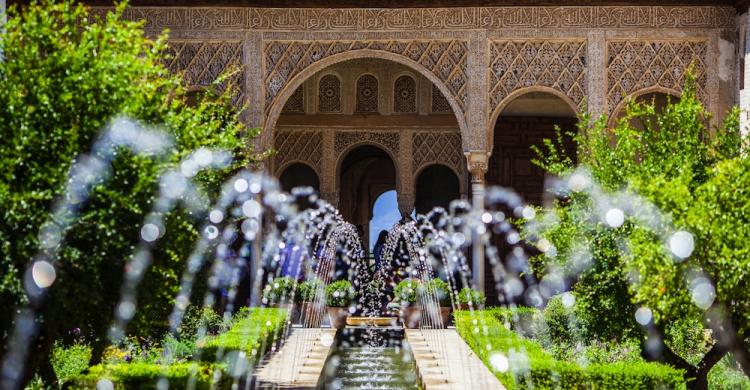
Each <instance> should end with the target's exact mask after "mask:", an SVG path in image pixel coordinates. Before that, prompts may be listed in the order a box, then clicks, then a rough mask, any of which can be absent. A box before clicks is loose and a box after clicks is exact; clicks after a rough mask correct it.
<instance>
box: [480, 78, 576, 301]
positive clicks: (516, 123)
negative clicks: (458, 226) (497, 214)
mask: <svg viewBox="0 0 750 390" xmlns="http://www.w3.org/2000/svg"><path fill="white" fill-rule="evenodd" d="M576 123H577V119H576V116H575V112H573V110H572V109H571V108H570V106H568V104H567V103H565V102H564V101H562V100H561V99H560V98H558V97H556V96H555V95H552V94H547V93H532V94H527V95H523V96H521V97H519V98H518V99H517V100H516V101H513V102H511V103H510V104H509V105H508V106H507V107H506V109H505V110H503V112H501V113H500V116H499V117H498V119H497V122H496V124H495V130H494V142H493V150H492V156H491V157H490V162H489V167H488V171H487V176H486V179H487V185H488V186H493V185H495V186H502V187H507V188H510V189H512V190H514V191H516V192H517V193H518V194H519V195H520V196H521V197H522V198H523V199H524V201H525V202H526V203H528V204H532V205H541V204H542V202H543V200H544V197H545V189H544V182H545V178H546V172H545V171H544V169H542V168H541V167H539V166H537V165H536V164H534V162H533V160H535V159H537V158H538V156H537V153H536V152H535V151H534V150H532V146H536V147H537V148H539V149H540V150H542V151H543V152H544V151H545V150H546V149H545V148H544V140H545V139H552V140H555V141H556V139H557V132H556V130H555V127H556V126H558V127H559V128H560V129H561V131H562V133H563V134H565V133H572V132H574V131H575V130H576ZM563 146H564V149H565V150H566V153H567V154H568V155H569V156H571V157H573V159H574V160H575V145H574V143H573V140H572V137H570V136H564V137H563ZM499 210H500V211H503V212H505V213H506V215H513V214H512V212H513V210H507V209H502V208H500V209H499ZM506 239H507V238H506V237H505V236H504V235H502V234H495V235H493V237H492V243H493V245H494V246H495V247H496V248H497V250H498V255H499V258H500V260H501V261H503V262H504V264H505V266H506V269H511V267H508V264H509V259H510V258H511V251H512V249H513V246H512V245H510V244H508V242H507V240H506ZM526 250H527V253H531V254H534V253H535V252H534V248H532V247H526ZM485 267H486V269H487V270H488V272H485V286H487V300H488V302H487V303H488V304H490V305H496V304H504V303H508V302H503V301H501V300H500V294H499V293H498V292H497V291H493V290H494V287H496V283H497V281H496V280H495V279H494V277H493V272H492V265H491V264H490V263H489V262H487V263H486V264H485ZM517 276H519V279H521V280H523V281H524V283H526V282H528V280H527V279H526V278H527V277H528V276H524V277H520V274H519V275H517ZM516 303H520V304H529V303H530V302H525V301H520V302H516Z"/></svg>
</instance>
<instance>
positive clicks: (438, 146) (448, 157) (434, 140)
mask: <svg viewBox="0 0 750 390" xmlns="http://www.w3.org/2000/svg"><path fill="white" fill-rule="evenodd" d="M462 150H463V149H462V148H461V134H460V133H457V132H451V133H448V132H439V131H422V132H418V133H414V136H413V138H412V153H414V154H413V157H412V169H413V170H414V172H417V171H419V170H420V169H421V168H422V167H425V166H427V165H430V164H435V163H440V164H445V165H447V166H449V167H451V168H454V169H455V170H456V172H461V166H462V165H463V155H462Z"/></svg>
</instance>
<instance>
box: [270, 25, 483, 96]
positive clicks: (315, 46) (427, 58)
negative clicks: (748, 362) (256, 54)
mask: <svg viewBox="0 0 750 390" xmlns="http://www.w3.org/2000/svg"><path fill="white" fill-rule="evenodd" d="M359 49H370V50H378V51H386V52H390V53H394V54H398V55H401V56H404V57H406V58H408V59H411V60H412V61H414V62H416V63H418V64H420V65H422V66H424V67H425V68H427V69H428V70H429V71H430V72H432V73H433V74H434V75H435V76H436V77H437V78H438V79H439V80H442V81H443V82H444V83H445V85H446V87H447V88H448V89H449V90H450V91H451V93H452V95H453V96H454V97H455V98H456V101H457V102H458V104H459V105H461V106H462V107H465V105H466V103H467V102H466V94H467V91H466V83H467V80H468V76H467V73H466V57H467V51H468V47H467V43H466V42H465V41H462V40H447V41H444V40H411V41H401V40H386V41H348V40H342V41H269V42H266V46H265V50H264V56H265V69H266V76H265V86H266V109H269V108H270V106H271V104H272V103H273V101H274V98H275V97H276V95H278V93H279V92H280V91H281V89H282V88H283V87H284V86H285V85H286V84H287V83H288V82H289V80H291V79H292V77H294V76H295V75H297V74H298V73H300V72H301V71H302V70H304V69H305V68H306V67H308V66H310V65H312V64H313V63H315V62H317V61H320V60H322V59H323V58H326V57H329V56H332V55H334V54H339V53H343V52H347V51H352V50H359Z"/></svg>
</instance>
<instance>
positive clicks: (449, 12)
mask: <svg viewBox="0 0 750 390" xmlns="http://www.w3.org/2000/svg"><path fill="white" fill-rule="evenodd" d="M654 4H655V5H654V6H585V7H574V6H561V7H554V6H552V7H475V8H423V9H302V8H300V9H294V8H286V9H272V8H266V9H258V8H230V7H222V8H219V7H217V8H212V7H172V8H158V7H136V8H128V9H127V10H126V11H125V14H124V17H125V18H127V19H131V20H138V19H145V20H146V23H145V27H146V29H147V31H149V33H150V34H157V33H159V32H160V31H161V30H163V29H164V28H169V29H170V30H171V33H170V34H171V35H170V45H171V46H172V49H171V50H173V51H174V53H175V59H174V60H173V61H172V62H171V63H170V64H169V67H170V69H172V70H175V71H180V70H183V71H185V74H186V77H187V82H188V83H191V84H196V85H204V84H206V83H208V82H210V80H212V79H214V78H216V77H217V76H218V75H219V74H220V73H221V72H223V71H225V70H226V69H227V65H230V64H232V65H235V64H239V65H240V67H241V71H240V72H238V74H236V75H235V76H234V78H233V79H232V80H233V81H232V82H234V83H236V84H237V85H238V86H239V88H240V90H241V95H239V98H238V99H239V100H240V101H244V102H245V103H246V104H247V107H248V111H247V115H246V116H245V117H244V119H245V120H246V121H247V122H248V124H250V125H253V126H263V125H264V124H265V125H266V127H267V128H266V134H264V142H265V143H266V145H269V146H270V145H273V144H274V143H275V142H276V139H275V137H273V136H272V131H273V128H274V127H275V126H274V124H273V123H266V122H267V120H268V118H269V115H268V114H269V109H270V108H271V106H273V105H274V104H276V103H275V99H276V98H278V96H279V94H280V92H281V91H283V90H284V88H285V87H288V86H289V83H290V81H291V80H293V79H294V77H295V75H299V74H300V73H303V72H305V71H306V70H307V69H308V68H310V67H314V66H315V65H316V63H319V62H322V61H325V59H326V58H330V57H331V56H333V55H336V54H337V53H356V52H359V51H369V53H373V52H374V53H385V54H389V55H393V56H398V57H399V58H404V59H407V60H408V62H409V63H416V64H418V65H419V66H421V67H422V68H423V70H426V71H427V72H428V73H429V74H430V76H431V77H432V81H434V82H438V83H440V84H441V85H442V88H443V89H444V90H445V91H446V92H448V94H447V96H448V97H449V98H451V99H452V100H453V102H455V105H454V107H453V108H455V109H456V110H458V111H460V117H462V118H463V120H461V121H459V122H460V123H459V125H460V127H461V145H462V149H463V150H464V151H466V152H469V151H476V152H477V153H478V154H483V153H484V154H486V153H487V152H490V148H489V145H490V143H489V139H490V136H489V135H490V134H491V132H492V130H493V128H494V123H493V120H492V119H493V118H492V114H493V111H494V110H496V109H497V108H498V107H499V106H501V105H502V104H503V103H502V102H503V101H504V100H508V97H509V96H510V98H511V99H512V97H513V96H514V95H513V94H514V93H518V92H519V91H524V90H525V89H529V88H530V89H533V88H534V87H537V88H542V87H544V88H550V89H551V90H554V91H556V92H559V94H560V95H561V96H564V97H565V98H566V99H567V100H568V101H569V102H572V103H573V104H574V105H575V106H578V107H584V105H583V102H585V107H587V108H588V109H589V111H590V112H592V113H594V114H600V113H604V114H608V113H611V112H612V111H613V110H615V108H616V107H617V106H618V105H619V104H621V103H622V101H623V99H624V97H625V96H626V95H629V94H633V93H637V92H638V91H639V90H643V89H644V88H649V87H657V86H658V87H660V88H663V89H665V90H674V91H679V90H680V88H681V84H680V83H681V81H682V79H683V77H684V72H685V69H687V67H688V66H690V65H691V64H693V66H695V68H696V71H697V73H698V88H699V94H700V96H701V98H702V99H703V100H704V102H706V103H707V105H708V107H709V109H711V110H712V111H713V112H714V113H716V114H717V117H720V116H721V114H722V112H723V110H724V109H725V108H726V107H727V105H728V104H732V103H734V99H735V98H734V95H735V93H734V89H736V87H737V81H736V80H735V78H736V76H732V77H727V74H733V73H731V72H729V71H721V70H722V69H723V67H722V66H724V64H726V63H732V61H731V59H727V58H724V57H727V55H728V54H727V53H732V50H729V49H727V45H733V44H735V43H736V40H737V38H736V35H737V25H736V21H735V18H736V11H735V10H734V9H733V8H731V7H712V6H699V7H693V6H659V5H658V1H656V0H655V1H654ZM105 11H106V8H95V9H94V12H95V13H102V12H105ZM652 51H653V53H652ZM729 55H731V54H729ZM720 57H721V58H723V60H722V59H720ZM351 58H357V56H356V55H353V56H352V57H351ZM547 61H549V62H547ZM722 61H723V62H722ZM720 62H721V63H720ZM541 64H543V65H544V66H541ZM550 64H552V66H550ZM242 66H244V68H243V67H242ZM721 75H724V76H723V77H722V76H721ZM511 76H512V77H511ZM243 81H244V82H243ZM295 89H296V88H295ZM293 92H294V90H291V89H290V90H289V91H288V93H286V96H292V94H293ZM440 105H443V104H440ZM278 106H279V107H278V111H279V112H280V111H281V108H282V106H283V102H282V103H278ZM270 117H271V119H272V120H275V118H274V117H273V115H271V116H270ZM322 142H323V145H325V144H326V142H329V143H332V140H329V141H325V137H324V140H323V141H322ZM401 142H404V141H403V140H402V141H401ZM330 146H331V147H333V145H330ZM402 149H403V148H402ZM400 152H401V153H403V150H401V151H400ZM408 157H410V156H403V158H408ZM477 161H479V160H472V163H471V164H473V165H477V164H478V165H477V166H480V170H481V163H479V162H477ZM275 165H276V166H278V165H277V164H275Z"/></svg>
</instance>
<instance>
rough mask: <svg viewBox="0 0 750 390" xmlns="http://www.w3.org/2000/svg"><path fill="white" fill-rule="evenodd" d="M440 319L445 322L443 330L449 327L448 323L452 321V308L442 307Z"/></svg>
mask: <svg viewBox="0 0 750 390" xmlns="http://www.w3.org/2000/svg"><path fill="white" fill-rule="evenodd" d="M440 318H441V319H442V320H443V328H447V327H448V321H450V320H451V307H450V306H440Z"/></svg>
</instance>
